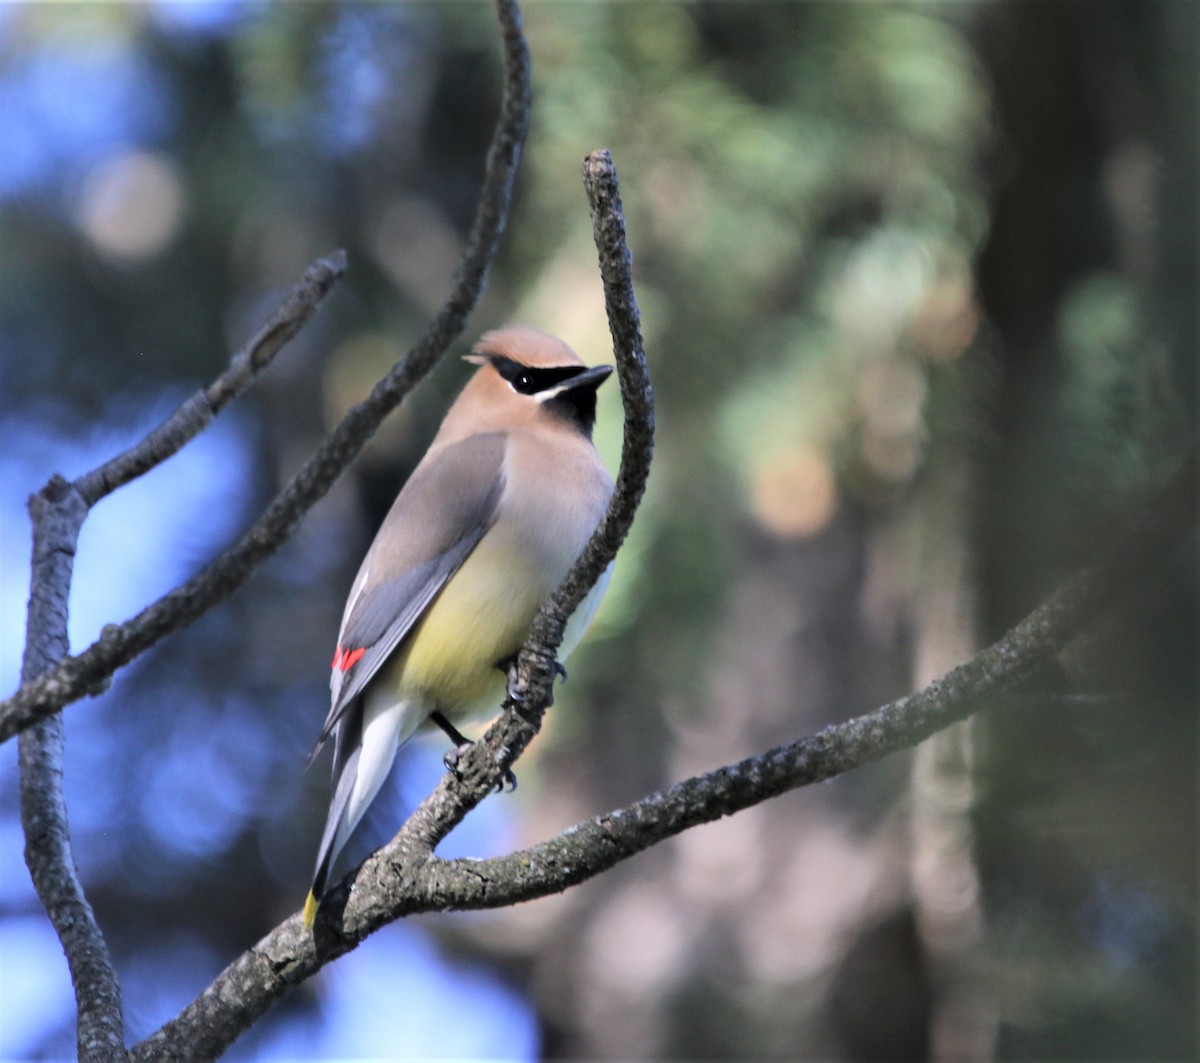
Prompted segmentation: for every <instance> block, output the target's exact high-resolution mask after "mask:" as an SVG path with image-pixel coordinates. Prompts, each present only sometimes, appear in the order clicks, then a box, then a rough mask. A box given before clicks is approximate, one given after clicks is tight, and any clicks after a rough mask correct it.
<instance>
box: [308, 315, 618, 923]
mask: <svg viewBox="0 0 1200 1063" xmlns="http://www.w3.org/2000/svg"><path fill="white" fill-rule="evenodd" d="M467 361H469V362H474V363H475V364H477V365H478V366H479V369H478V370H476V372H475V375H474V376H473V377H472V378H471V379H470V381H469V382H468V383H467V385H466V387H465V388H463V391H462V393H461V394H460V395H459V397H458V399H457V401H456V402H455V403H454V405H453V406H451V407H450V410H449V412H448V413H447V414H446V417H445V420H443V421H442V425H441V428H440V429H439V430H438V433H437V435H436V436H435V437H434V440H433V443H432V444H430V447H429V451H428V452H427V453H426V455H425V457H424V458H423V459H422V460H421V463H420V464H419V465H418V466H417V467H416V469H415V470H413V474H412V476H410V477H409V479H408V482H407V483H405V485H404V488H403V490H401V492H400V494H399V495H398V496H397V498H396V501H395V502H394V503H393V505H392V508H391V511H390V512H389V513H388V515H387V517H386V519H385V520H384V522H383V524H382V526H381V527H380V529H379V533H378V534H377V535H376V536H375V541H374V542H373V543H372V544H371V548H370V549H369V550H368V551H367V556H366V557H365V558H364V559H363V563H362V567H361V568H360V569H359V570H358V575H357V576H356V577H355V579H354V583H353V585H352V586H351V589H350V597H349V600H348V601H347V602H346V610H345V613H344V614H343V616H342V627H341V631H340V632H339V634H338V641H337V650H336V652H335V653H334V655H333V675H332V677H331V679H330V688H331V690H332V704H331V706H330V709H329V715H328V716H327V717H326V719H325V726H324V728H323V729H322V731H321V737H320V739H319V740H318V742H317V748H316V750H314V752H313V755H314V756H316V752H317V751H318V750H320V748H321V746H322V745H323V744H324V743H325V741H326V739H328V738H329V736H330V735H331V734H332V735H333V736H334V760H333V777H334V793H333V800H332V802H331V803H330V807H329V817H328V819H327V820H326V822H325V831H324V834H323V835H322V837H321V846H320V849H319V850H318V852H317V866H316V870H315V872H314V873H313V883H312V890H311V891H310V893H309V895H308V899H307V901H306V902H305V905H304V921H305V923H306V924H307V925H310V926H311V925H312V922H313V919H314V918H315V917H316V911H317V906H318V904H319V903H320V901H321V897H322V895H323V894H324V892H325V888H326V886H327V884H328V881H329V874H330V870H331V868H332V866H333V862H334V861H335V860H336V859H337V856H338V853H340V852H341V850H342V847H343V846H344V845H345V844H346V841H347V839H348V838H349V837H350V834H351V832H352V831H353V830H354V828H355V827H356V826H357V825H358V823H359V821H360V820H361V819H362V817H363V814H364V813H365V812H366V810H367V807H368V806H369V805H370V803H371V802H372V800H374V798H375V795H376V794H377V793H378V792H379V788H380V786H381V785H382V784H383V781H384V778H385V777H386V776H387V774H388V771H389V770H390V768H391V766H392V761H393V760H394V759H395V756H396V750H397V749H398V748H399V747H400V746H401V745H402V744H403V743H404V742H406V741H408V739H409V738H410V737H411V736H412V735H413V733H414V732H415V731H416V730H417V729H418V728H419V727H421V726H422V725H423V724H426V723H427V722H431V723H433V724H436V725H437V726H438V727H440V728H441V729H442V730H443V731H445V732H446V734H447V735H449V736H450V738H451V740H452V741H454V742H455V744H456V746H461V745H463V744H464V743H466V739H464V738H463V737H462V735H460V734H459V733H458V731H457V729H456V726H455V725H456V724H458V723H461V722H463V721H464V720H468V719H470V718H471V717H472V716H476V715H482V714H486V713H488V712H494V711H495V710H496V709H498V708H499V707H500V704H501V702H502V701H503V699H504V692H505V680H506V677H507V674H508V670H509V668H510V667H511V665H512V664H513V661H514V658H515V655H516V654H517V652H518V651H519V650H520V648H521V646H522V645H523V644H524V642H525V639H526V638H527V637H528V635H529V629H530V626H531V624H532V623H533V617H534V614H535V613H536V612H537V610H538V608H539V606H541V604H542V603H543V602H544V601H546V599H547V598H549V596H550V595H551V594H552V593H553V592H554V590H555V588H556V587H557V586H558V584H559V583H560V582H561V581H562V580H563V578H564V577H565V576H566V574H567V571H568V569H569V568H570V567H571V565H572V564H573V563H574V561H575V559H576V558H577V557H578V556H579V554H580V553H581V552H582V551H583V548H584V546H585V545H586V544H587V541H588V539H589V538H590V537H591V534H592V532H593V531H595V529H596V527H597V526H598V525H599V523H600V521H601V519H602V518H603V516H604V513H605V510H606V509H607V507H608V500H609V497H610V496H611V494H612V489H613V484H612V478H611V477H610V476H609V475H608V471H607V470H606V469H605V468H604V465H603V463H602V462H601V461H600V456H599V455H598V454H597V453H596V449H595V447H594V446H593V445H592V425H593V423H594V422H595V419H596V389H597V388H598V387H599V386H600V384H602V383H603V382H604V380H605V379H606V378H607V377H608V375H609V373H611V372H612V367H611V366H607V365H602V366H596V367H595V368H591V369H589V368H588V367H587V366H585V365H584V363H583V362H582V361H581V360H580V358H579V356H578V355H577V354H575V352H574V351H572V350H571V348H570V347H568V346H567V345H566V344H565V343H563V342H562V341H561V340H558V339H555V338H554V337H553V336H548V335H546V334H545V333H542V332H538V331H536V330H534V329H528V328H507V329H501V330H499V331H496V332H488V333H486V334H485V335H484V336H483V338H482V339H480V341H479V343H478V344H477V345H476V346H475V353H474V354H472V355H468V357H467ZM610 571H611V566H610ZM608 576H609V572H605V574H604V575H603V576H602V577H601V579H600V580H599V582H598V583H597V584H596V586H595V588H594V589H593V590H592V591H591V593H590V594H589V595H588V597H587V598H586V599H585V600H584V602H583V603H582V604H581V605H580V606H579V608H578V609H577V610H576V612H575V614H574V616H572V618H571V621H570V623H569V624H568V625H567V630H566V635H565V637H564V638H563V644H562V648H561V650H560V654H561V656H562V657H563V658H565V657H566V656H567V654H569V653H570V652H571V650H572V648H573V647H574V646H575V644H576V643H577V642H578V641H579V639H580V638H581V637H582V636H583V633H584V630H585V629H586V628H587V625H588V622H589V621H590V620H591V618H592V616H593V614H594V613H595V611H596V608H597V606H598V605H599V604H600V599H601V597H602V596H603V594H604V591H605V588H606V587H607V585H608ZM452 758H453V754H448V755H447V763H448V764H449V763H452Z"/></svg>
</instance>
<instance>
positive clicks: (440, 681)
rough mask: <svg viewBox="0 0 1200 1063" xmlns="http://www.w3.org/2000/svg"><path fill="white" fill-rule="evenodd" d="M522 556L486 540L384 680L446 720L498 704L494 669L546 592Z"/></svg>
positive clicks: (500, 696)
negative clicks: (439, 713) (430, 707)
mask: <svg viewBox="0 0 1200 1063" xmlns="http://www.w3.org/2000/svg"><path fill="white" fill-rule="evenodd" d="M552 589H553V587H550V588H547V586H546V581H545V579H544V577H543V578H539V576H538V573H537V570H536V567H535V565H534V564H533V563H532V560H531V559H530V558H529V557H528V555H527V553H525V552H524V551H520V550H517V549H515V548H514V544H512V543H507V542H505V541H504V538H503V537H502V536H495V535H491V536H488V537H486V538H485V539H484V540H483V542H481V543H480V544H479V546H477V547H476V548H475V550H474V551H472V553H471V555H470V556H469V557H468V558H467V560H466V561H465V562H464V564H463V566H462V568H460V569H459V570H458V572H456V573H455V574H454V576H453V577H452V578H451V579H450V581H449V582H448V583H447V584H446V586H445V587H444V588H443V589H442V591H441V593H440V594H439V595H438V596H437V598H435V599H434V601H433V603H432V605H430V607H429V609H428V610H427V611H426V613H425V615H424V616H423V617H422V618H421V620H420V621H419V622H418V623H417V625H416V626H415V627H414V628H413V630H412V633H411V634H410V635H409V637H408V638H407V639H405V641H404V643H403V644H402V645H401V646H400V647H399V648H398V649H397V651H396V653H395V654H394V655H393V657H392V659H391V661H389V662H388V664H387V665H386V666H385V667H386V671H387V675H386V676H385V677H381V678H383V681H384V682H385V683H387V684H388V685H389V686H392V687H393V688H394V689H397V690H398V691H399V692H400V693H401V694H402V695H403V696H405V697H418V698H420V699H422V700H423V701H426V702H427V703H429V704H431V705H432V706H436V707H437V708H438V709H439V710H440V711H442V712H444V713H445V714H446V715H447V716H450V717H451V718H453V719H457V720H462V719H463V718H464V717H468V716H471V715H474V714H476V713H486V712H492V711H494V710H496V709H498V708H499V707H500V703H501V702H502V701H503V700H504V678H505V677H504V673H503V672H501V671H500V670H499V669H498V668H497V667H496V664H497V662H498V661H502V660H504V659H505V658H506V657H509V656H511V655H512V654H514V653H516V652H517V650H519V649H520V648H521V645H522V643H524V641H525V639H526V637H527V636H528V634H529V626H530V624H531V623H532V622H533V616H534V613H535V612H536V611H537V608H538V605H539V604H540V603H541V601H542V599H543V597H544V596H545V595H546V594H547V593H549V591H550V590H552Z"/></svg>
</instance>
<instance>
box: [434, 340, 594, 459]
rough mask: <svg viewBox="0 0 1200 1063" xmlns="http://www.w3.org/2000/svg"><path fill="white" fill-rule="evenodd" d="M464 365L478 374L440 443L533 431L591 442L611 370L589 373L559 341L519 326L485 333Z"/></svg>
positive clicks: (450, 415) (458, 403)
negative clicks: (600, 391) (541, 429)
mask: <svg viewBox="0 0 1200 1063" xmlns="http://www.w3.org/2000/svg"><path fill="white" fill-rule="evenodd" d="M466 360H467V361H468V362H473V363H474V364H475V365H478V366H479V369H478V370H477V371H476V373H475V375H474V376H473V377H472V378H471V379H470V381H468V383H467V386H466V387H465V388H463V390H462V393H461V394H460V395H459V397H458V399H457V400H456V401H455V403H454V405H453V406H451V407H450V410H449V412H448V413H447V414H446V418H445V420H444V421H443V422H442V429H441V432H439V439H440V440H442V441H445V442H449V441H451V440H453V439H459V438H462V437H464V436H468V435H473V434H475V433H477V432H493V431H511V430H513V429H516V428H521V427H526V428H528V427H536V426H543V427H545V428H547V429H550V430H558V431H563V430H567V431H571V432H578V433H580V434H582V435H583V436H585V437H586V438H589V439H590V438H591V434H592V425H593V424H594V423H595V420H596V389H597V388H598V387H599V386H600V385H601V384H602V383H604V381H605V380H606V379H608V376H609V374H610V373H611V372H612V366H609V365H599V366H594V367H592V368H589V367H588V366H586V365H585V364H584V363H583V360H582V359H581V358H580V357H579V355H577V354H576V353H575V352H574V351H573V350H571V348H570V347H568V346H567V345H566V344H565V343H563V341H562V340H560V339H558V338H557V337H555V336H550V335H548V334H547V333H545V332H539V331H538V330H537V329H532V328H525V327H521V326H514V327H512V328H504V329H496V330H495V331H493V332H485V333H484V334H483V336H481V337H480V339H479V342H478V343H477V344H475V349H474V353H473V354H469V355H467V358H466Z"/></svg>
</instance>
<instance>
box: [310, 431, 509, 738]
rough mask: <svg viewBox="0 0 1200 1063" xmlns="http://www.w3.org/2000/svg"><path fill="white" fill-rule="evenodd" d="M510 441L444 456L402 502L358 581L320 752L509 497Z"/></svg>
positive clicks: (472, 442) (417, 478)
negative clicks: (505, 494)
mask: <svg viewBox="0 0 1200 1063" xmlns="http://www.w3.org/2000/svg"><path fill="white" fill-rule="evenodd" d="M505 442H506V437H505V435H504V434H503V433H501V432H487V433H482V434H480V435H475V436H469V437H468V438H467V439H464V440H462V441H460V442H458V443H453V444H451V445H449V446H447V447H445V448H442V449H439V450H438V451H436V452H434V453H431V454H429V455H427V456H426V457H425V459H424V460H423V461H422V462H421V464H420V465H418V466H417V468H416V471H415V472H414V473H413V474H412V476H411V477H410V478H409V480H408V483H406V484H405V485H404V489H403V490H402V491H401V492H400V494H399V495H398V496H397V498H396V501H395V502H394V503H393V505H392V508H391V511H390V512H389V513H388V515H387V518H386V519H385V520H384V522H383V524H382V526H381V527H380V529H379V533H378V534H377V535H376V536H375V541H374V542H373V543H372V544H371V549H370V550H368V551H367V556H366V557H365V558H364V559H363V563H362V568H361V569H360V570H359V574H358V576H357V577H356V578H355V581H354V587H355V591H354V592H353V593H352V596H351V600H350V603H349V605H348V607H347V610H346V615H345V617H344V618H343V620H342V630H341V632H340V633H339V635H338V644H337V650H336V652H335V653H334V657H333V674H332V676H331V679H330V689H331V692H332V698H331V703H330V707H329V715H328V716H327V717H326V719H325V726H324V727H323V728H322V729H321V737H320V739H319V740H318V741H317V749H318V750H319V749H320V748H321V746H322V745H323V744H324V742H325V740H326V739H327V738H328V737H329V735H330V734H331V733H332V731H333V729H334V727H335V726H336V725H337V722H338V720H339V719H340V718H341V716H342V715H343V713H344V712H345V711H346V708H347V706H349V705H350V704H351V703H352V702H353V701H354V699H355V698H356V697H357V696H358V695H359V694H360V693H362V691H363V689H364V687H366V685H367V683H369V682H370V681H371V679H372V677H373V676H374V675H375V673H376V672H378V671H379V669H380V668H381V667H382V666H383V663H384V662H385V661H386V660H387V659H388V657H389V656H391V654H392V652H393V651H394V650H395V649H396V647H397V646H398V645H399V644H400V642H401V641H402V640H403V639H404V636H405V635H407V634H408V632H409V631H411V630H412V627H413V625H414V624H416V622H417V621H418V620H419V619H420V618H421V616H422V614H423V613H424V612H425V610H426V609H427V608H428V607H429V604H430V602H432V601H433V599H434V598H435V597H436V596H437V593H438V591H440V590H441V589H442V587H443V586H444V585H445V583H446V581H447V580H448V579H449V578H450V577H451V576H452V575H453V574H454V573H455V572H456V571H457V570H458V567H459V566H460V565H461V564H462V563H463V562H464V561H465V560H466V559H467V556H468V555H469V554H470V553H471V551H472V550H473V549H474V548H475V545H476V543H478V542H479V540H480V539H481V538H482V537H483V535H484V533H485V532H486V531H487V530H488V528H490V527H491V526H492V523H493V522H494V521H495V519H496V507H497V505H498V503H499V501H500V496H501V494H502V493H503V491H504V450H505ZM314 755H315V751H314Z"/></svg>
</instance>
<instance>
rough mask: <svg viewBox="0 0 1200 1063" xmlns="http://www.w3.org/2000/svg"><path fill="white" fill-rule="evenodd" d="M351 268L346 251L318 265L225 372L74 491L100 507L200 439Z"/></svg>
mask: <svg viewBox="0 0 1200 1063" xmlns="http://www.w3.org/2000/svg"><path fill="white" fill-rule="evenodd" d="M346 268H347V263H346V252H345V251H334V252H332V253H331V254H329V255H327V256H326V257H325V258H318V259H317V260H316V261H315V262H313V263H312V265H310V266H309V267H308V269H306V270H305V271H304V273H303V274H302V275H301V277H300V279H299V280H298V281H297V282H296V283H295V285H294V286H293V288H292V290H291V292H289V293H288V296H287V298H286V299H284V301H283V302H282V303H280V305H279V306H278V308H277V309H276V310H275V313H273V314H272V315H271V317H270V319H269V320H268V321H266V322H265V323H264V324H263V326H262V327H261V328H260V329H259V330H258V331H257V332H256V333H255V334H254V335H253V336H251V337H250V339H249V341H248V342H247V343H246V345H245V346H244V347H242V349H241V350H240V351H238V352H237V353H236V354H235V355H234V356H233V357H232V358H231V359H230V360H229V367H228V368H227V369H226V370H225V372H223V373H222V374H221V375H220V376H219V377H217V379H216V380H214V381H213V382H212V383H211V384H209V385H208V387H206V388H201V389H200V390H199V391H197V392H196V393H195V394H194V395H192V397H191V398H189V399H188V400H187V401H186V402H184V403H183V404H182V405H181V406H180V407H179V408H178V409H177V410H176V411H175V412H174V413H173V414H171V416H170V417H168V418H167V419H166V420H165V421H164V422H163V423H162V424H160V425H159V426H158V427H157V428H155V429H154V430H153V431H152V432H150V433H149V434H148V435H147V436H146V437H145V438H144V439H142V440H141V441H140V442H138V443H136V444H135V445H134V446H132V447H130V448H129V449H128V450H126V451H125V452H124V453H121V454H118V455H117V456H116V457H115V458H112V459H111V460H110V461H106V462H105V463H104V464H103V465H101V466H100V467H99V468H97V469H93V470H92V471H91V472H89V473H87V474H85V475H84V476H81V477H80V478H79V479H78V480H76V481H75V483H74V487H75V489H76V490H77V491H78V492H79V493H80V495H81V496H82V497H83V500H84V501H85V502H86V503H87V505H88V506H94V505H95V504H96V503H97V502H99V501H100V499H102V498H104V497H105V496H106V495H110V494H112V492H113V491H115V490H117V488H119V487H123V486H124V485H125V484H127V483H129V482H130V481H131V480H136V479H137V478H138V477H139V476H141V475H143V474H144V473H147V472H149V471H150V470H151V469H152V468H154V467H155V466H156V465H161V464H162V463H163V462H164V461H166V460H167V459H168V458H170V457H171V456H172V455H174V454H177V453H178V452H179V451H180V450H181V449H183V447H184V446H185V445H187V444H188V443H189V442H191V441H192V440H193V439H195V438H196V436H198V435H199V434H200V433H201V432H202V431H203V430H204V429H205V428H207V427H208V426H209V425H210V424H211V423H212V420H213V418H214V417H216V416H217V414H219V413H220V412H221V411H222V410H223V409H224V408H225V407H226V406H227V405H228V404H229V403H230V402H232V401H233V400H234V399H236V398H237V397H238V396H239V395H240V394H241V393H242V392H243V391H245V390H246V388H247V387H249V386H250V384H251V383H252V382H253V381H254V379H255V377H257V376H258V374H259V373H261V372H262V371H263V370H264V369H266V368H267V366H269V365H270V364H271V362H272V361H274V359H275V355H276V354H278V353H279V351H280V349H281V348H282V347H283V345H284V344H285V343H287V342H288V340H290V339H291V338H292V337H293V336H295V335H296V333H298V332H299V331H300V330H301V329H302V328H304V326H305V325H307V324H308V322H309V320H310V319H311V318H312V316H313V314H315V313H316V312H317V307H318V306H320V305H321V303H322V301H323V300H324V299H325V296H326V295H328V294H329V292H330V290H331V289H332V288H333V286H334V284H335V283H336V282H337V281H338V280H340V279H341V278H342V277H343V276H344V275H345V273H346Z"/></svg>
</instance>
